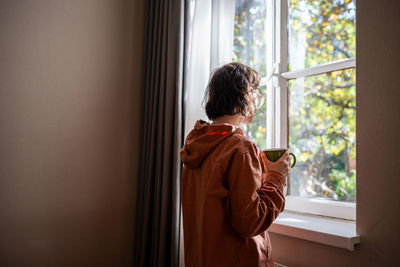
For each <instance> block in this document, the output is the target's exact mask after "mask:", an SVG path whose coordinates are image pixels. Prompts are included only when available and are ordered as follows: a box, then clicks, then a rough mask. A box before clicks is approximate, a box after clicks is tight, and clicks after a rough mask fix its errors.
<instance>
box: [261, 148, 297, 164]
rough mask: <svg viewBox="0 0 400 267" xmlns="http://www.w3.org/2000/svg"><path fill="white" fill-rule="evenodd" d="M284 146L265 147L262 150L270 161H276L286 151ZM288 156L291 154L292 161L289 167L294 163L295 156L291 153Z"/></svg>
mask: <svg viewBox="0 0 400 267" xmlns="http://www.w3.org/2000/svg"><path fill="white" fill-rule="evenodd" d="M286 150H287V149H286V148H272V149H265V150H263V152H264V154H265V156H266V157H267V158H268V159H269V160H270V161H272V162H275V161H277V160H278V159H279V158H280V157H282V155H283V154H284V153H285V152H286ZM290 156H292V159H293V163H292V166H291V168H293V167H294V165H296V156H295V155H294V154H293V153H290Z"/></svg>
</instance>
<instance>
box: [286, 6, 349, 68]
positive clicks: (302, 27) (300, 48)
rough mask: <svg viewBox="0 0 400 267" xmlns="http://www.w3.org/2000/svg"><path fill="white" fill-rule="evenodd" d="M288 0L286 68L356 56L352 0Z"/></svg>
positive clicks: (305, 66) (304, 66) (313, 64)
mask: <svg viewBox="0 0 400 267" xmlns="http://www.w3.org/2000/svg"><path fill="white" fill-rule="evenodd" d="M288 1H289V16H288V23H289V24H288V28H289V70H298V69H303V68H307V67H312V66H315V65H319V64H323V63H327V62H330V61H335V60H340V59H346V58H351V57H355V36H356V34H355V31H356V28H355V19H356V12H355V11H356V7H355V3H354V2H355V1H352V0H328V1H326V0H288Z"/></svg>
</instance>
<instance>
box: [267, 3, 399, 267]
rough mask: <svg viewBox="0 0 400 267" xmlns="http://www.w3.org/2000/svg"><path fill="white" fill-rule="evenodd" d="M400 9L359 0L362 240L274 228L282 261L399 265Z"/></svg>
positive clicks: (275, 251) (359, 214)
mask: <svg viewBox="0 0 400 267" xmlns="http://www.w3.org/2000/svg"><path fill="white" fill-rule="evenodd" d="M399 10H400V2H398V1H395V0H391V1H366V0H361V1H357V230H358V232H359V234H360V236H361V244H360V245H359V247H358V248H357V249H356V250H355V251H354V252H349V251H346V250H343V249H337V248H333V247H329V246H325V245H320V244H316V243H312V242H306V241H302V240H299V239H293V238H289V237H285V236H280V235H276V234H272V235H271V239H272V246H273V255H274V258H275V259H276V260H277V261H278V262H280V263H283V264H286V265H288V266H399V262H400V259H399V256H400V255H399V252H398V251H399V242H400V212H399V211H400V205H399V204H398V203H399V198H400V174H399V166H400V154H399V152H398V151H399V149H400V86H399V84H400V74H399V62H400V56H399V55H400V19H399V18H400V16H399ZM371 151H372V153H371ZM374 152H376V153H374Z"/></svg>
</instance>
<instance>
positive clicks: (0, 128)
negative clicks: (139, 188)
mask: <svg viewBox="0 0 400 267" xmlns="http://www.w3.org/2000/svg"><path fill="white" fill-rule="evenodd" d="M144 2H145V0H137V1H128V0H126V1H124V0H118V1H116V0H85V1H77V0H76V1H53V0H38V1H28V0H26V1H23V0H20V1H12V0H9V1H6V0H1V1H0V266H21V267H22V266H23V267H25V266H69V267H70V266H130V265H131V263H132V243H133V219H134V215H133V214H134V209H135V207H134V198H135V186H136V174H137V168H138V164H137V160H138V145H139V144H138V138H139V128H140V122H139V121H140V101H139V99H140V88H141V72H142V66H143V65H142V53H143V45H142V43H143V27H144Z"/></svg>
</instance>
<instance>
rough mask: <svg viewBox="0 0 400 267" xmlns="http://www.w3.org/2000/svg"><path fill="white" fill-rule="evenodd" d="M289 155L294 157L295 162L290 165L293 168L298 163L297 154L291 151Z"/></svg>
mask: <svg viewBox="0 0 400 267" xmlns="http://www.w3.org/2000/svg"><path fill="white" fill-rule="evenodd" d="M289 155H290V156H292V157H293V164H292V166H290V167H291V168H293V167H294V165H296V156H295V155H294V154H293V153H292V152H290V153H289Z"/></svg>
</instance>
